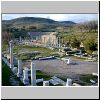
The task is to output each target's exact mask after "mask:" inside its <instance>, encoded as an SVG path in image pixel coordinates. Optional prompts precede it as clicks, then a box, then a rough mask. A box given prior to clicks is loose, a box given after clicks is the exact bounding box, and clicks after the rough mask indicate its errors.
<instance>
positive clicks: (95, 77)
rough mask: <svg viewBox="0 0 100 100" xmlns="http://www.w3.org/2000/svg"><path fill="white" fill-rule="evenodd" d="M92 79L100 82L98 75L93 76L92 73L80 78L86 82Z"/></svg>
mask: <svg viewBox="0 0 100 100" xmlns="http://www.w3.org/2000/svg"><path fill="white" fill-rule="evenodd" d="M90 79H92V80H94V81H96V82H98V77H97V76H93V75H90V74H88V75H82V76H80V80H82V81H84V82H87V83H91V82H90Z"/></svg>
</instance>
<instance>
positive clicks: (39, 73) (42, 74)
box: [36, 70, 51, 80]
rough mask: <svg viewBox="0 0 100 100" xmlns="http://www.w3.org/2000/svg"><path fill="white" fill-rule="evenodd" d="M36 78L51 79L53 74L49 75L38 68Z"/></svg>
mask: <svg viewBox="0 0 100 100" xmlns="http://www.w3.org/2000/svg"><path fill="white" fill-rule="evenodd" d="M36 78H37V79H39V78H43V79H44V80H50V79H51V76H50V75H48V74H46V73H44V72H42V71H40V70H38V71H37V72H36Z"/></svg>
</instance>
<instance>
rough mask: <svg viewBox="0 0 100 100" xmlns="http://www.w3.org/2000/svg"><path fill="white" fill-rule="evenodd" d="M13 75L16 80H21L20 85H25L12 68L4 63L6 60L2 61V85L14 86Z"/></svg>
mask: <svg viewBox="0 0 100 100" xmlns="http://www.w3.org/2000/svg"><path fill="white" fill-rule="evenodd" d="M11 77H13V78H14V80H16V81H19V86H23V85H24V84H23V83H22V82H21V81H20V79H19V78H18V77H17V76H16V75H14V74H13V73H12V71H11V69H10V68H9V67H8V66H7V65H6V64H5V63H4V61H2V86H12V84H11V83H10V78H11Z"/></svg>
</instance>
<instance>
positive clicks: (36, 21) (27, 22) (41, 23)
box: [2, 17, 76, 28]
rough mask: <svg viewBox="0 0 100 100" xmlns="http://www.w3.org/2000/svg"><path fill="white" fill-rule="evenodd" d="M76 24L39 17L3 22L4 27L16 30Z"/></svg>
mask: <svg viewBox="0 0 100 100" xmlns="http://www.w3.org/2000/svg"><path fill="white" fill-rule="evenodd" d="M73 24H76V23H74V22H72V21H60V22H59V21H54V20H52V19H48V18H39V17H20V18H16V19H12V20H2V26H3V27H11V28H12V27H15V28H23V27H25V28H29V27H30V26H35V27H37V28H41V27H43V28H44V27H45V28H47V27H48V26H49V27H52V28H55V27H63V26H69V25H73Z"/></svg>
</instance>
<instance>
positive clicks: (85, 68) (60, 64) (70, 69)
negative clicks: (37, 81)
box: [23, 59, 98, 78]
mask: <svg viewBox="0 0 100 100" xmlns="http://www.w3.org/2000/svg"><path fill="white" fill-rule="evenodd" d="M33 62H34V63H36V67H37V70H38V69H39V70H42V71H43V72H46V73H49V74H53V75H63V76H68V77H71V78H72V77H73V78H74V77H77V76H78V75H80V74H92V73H93V72H95V73H98V63H97V62H87V61H80V60H73V62H75V63H76V64H75V65H73V64H70V65H67V63H65V62H64V61H61V60H57V59H55V60H40V61H39V60H34V61H33ZM23 65H25V66H26V67H30V66H31V63H30V62H23Z"/></svg>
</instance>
